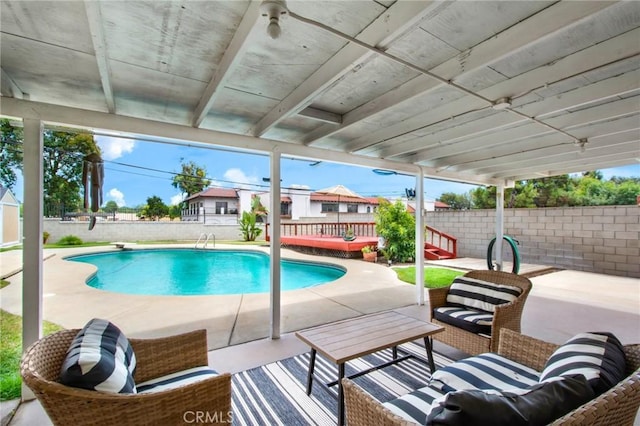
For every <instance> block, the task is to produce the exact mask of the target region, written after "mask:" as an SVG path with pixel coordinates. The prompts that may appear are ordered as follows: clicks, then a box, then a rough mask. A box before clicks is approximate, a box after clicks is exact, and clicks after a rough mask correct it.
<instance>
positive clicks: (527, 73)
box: [0, 0, 640, 184]
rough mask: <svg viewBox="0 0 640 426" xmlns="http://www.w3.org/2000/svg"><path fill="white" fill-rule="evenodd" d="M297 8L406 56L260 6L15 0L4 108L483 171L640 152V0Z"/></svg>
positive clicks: (478, 178)
mask: <svg viewBox="0 0 640 426" xmlns="http://www.w3.org/2000/svg"><path fill="white" fill-rule="evenodd" d="M287 5H288V9H289V10H290V12H291V13H292V14H294V15H299V16H302V17H304V18H308V19H311V20H313V21H316V22H319V23H321V24H323V25H325V26H328V27H330V28H333V29H335V30H337V31H338V32H340V33H344V34H346V35H348V36H351V37H354V38H357V39H358V40H360V41H362V42H364V43H366V44H368V45H371V46H375V47H376V48H378V49H379V50H380V51H383V52H386V54H387V55H391V56H393V57H395V58H398V59H400V60H401V61H404V62H405V63H401V62H399V61H397V60H394V59H392V58H389V57H385V56H383V55H382V54H380V53H377V52H374V51H372V50H369V49H366V48H364V47H362V46H359V45H357V44H356V43H354V42H349V41H348V40H347V39H345V38H341V37H339V36H338V35H336V34H333V33H331V32H329V31H326V30H325V29H322V28H320V27H318V26H316V25H312V24H310V23H308V22H302V21H301V20H299V19H297V18H296V17H295V16H293V15H289V16H287V15H285V16H284V17H283V18H282V19H281V20H280V26H281V30H282V34H281V35H280V37H279V38H278V39H275V40H273V39H271V38H270V37H268V36H267V34H266V27H267V23H268V22H267V18H265V17H263V16H261V12H260V2H250V1H240V0H234V1H201V0H200V1H187V0H182V1H156V0H151V1H106V0H101V1H96V0H86V1H80V0H77V1H5V0H2V2H1V9H0V12H1V19H2V20H1V27H0V29H1V38H0V43H1V44H0V53H1V57H0V67H1V71H2V96H3V97H2V98H1V99H0V113H1V114H4V115H7V116H17V117H26V116H37V117H39V118H42V119H44V120H47V121H50V122H57V123H61V124H67V125H74V126H82V125H86V126H87V127H88V128H96V127H102V128H104V129H113V130H121V131H123V132H125V131H127V134H129V135H132V136H134V137H135V136H141V135H144V136H145V137H150V138H153V137H155V138H157V139H158V140H160V139H180V140H196V141H201V142H206V143H212V144H218V145H221V146H235V147H243V148H246V149H254V150H259V151H270V150H273V149H274V147H277V149H279V150H280V151H281V152H283V153H284V154H287V153H289V154H291V155H298V156H307V157H310V158H320V159H327V160H331V159H336V160H338V161H345V162H349V161H351V160H353V163H354V164H363V165H370V166H372V167H386V168H390V169H396V170H404V171H412V170H417V167H416V165H417V166H421V167H422V169H423V171H424V173H425V174H426V175H427V176H431V177H440V178H444V179H453V180H460V181H467V182H475V183H488V184H492V183H497V182H504V181H505V180H516V179H526V178H535V177H542V176H549V175H555V174H562V173H569V172H578V171H585V170H594V169H599V168H606V167H615V166H621V165H629V164H638V161H639V159H640V2H636V1H626V2H608V1H607V2H596V1H584V2H582V1H560V2H554V1H546V2H545V1H495V2H494V1H447V2H432V1H404V0H403V1H383V0H377V1H372V0H368V1H365V0H362V1H351V0H340V1H308V0H300V1H292V0H290V1H288V2H287ZM504 97H506V98H510V99H511V100H512V105H511V107H510V108H508V109H507V110H496V109H494V108H492V102H495V101H497V100H498V99H500V98H504ZM54 106H55V107H54ZM96 113H97V114H96ZM123 117H127V119H124V118H123ZM96 123H98V124H96ZM127 123H128V124H127ZM135 129H138V130H139V131H138V132H137V133H136V132H135V131H133V130H135ZM237 135H241V136H242V137H241V138H238V136H237ZM585 140H586V144H584V142H585ZM578 141H582V145H584V147H583V148H582V147H581V146H580V145H581V143H578Z"/></svg>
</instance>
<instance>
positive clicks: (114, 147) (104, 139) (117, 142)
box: [96, 136, 136, 160]
mask: <svg viewBox="0 0 640 426" xmlns="http://www.w3.org/2000/svg"><path fill="white" fill-rule="evenodd" d="M96 142H98V146H99V147H100V150H101V151H102V157H103V158H104V159H105V160H115V159H116V158H120V157H122V156H123V155H124V154H129V153H131V151H133V147H134V146H135V145H136V142H135V141H134V140H131V139H121V138H115V137H112V136H96Z"/></svg>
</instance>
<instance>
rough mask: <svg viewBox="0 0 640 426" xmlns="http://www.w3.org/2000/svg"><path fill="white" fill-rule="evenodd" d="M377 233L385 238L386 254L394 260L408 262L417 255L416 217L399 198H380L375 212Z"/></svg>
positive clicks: (384, 250) (383, 249)
mask: <svg viewBox="0 0 640 426" xmlns="http://www.w3.org/2000/svg"><path fill="white" fill-rule="evenodd" d="M374 216H375V221H376V233H377V234H378V235H379V236H381V237H382V238H384V241H385V242H384V245H385V246H384V248H382V249H381V251H382V253H383V254H384V256H385V257H386V258H387V259H389V260H393V261H399V262H406V261H408V260H410V259H413V257H414V256H415V234H416V224H415V218H414V217H413V215H412V214H411V213H409V212H408V211H407V208H406V207H405V205H404V204H403V203H402V201H400V200H398V201H396V202H395V203H393V204H392V203H390V202H389V201H387V200H385V199H383V198H380V199H379V205H378V210H377V211H376V212H375V214H374Z"/></svg>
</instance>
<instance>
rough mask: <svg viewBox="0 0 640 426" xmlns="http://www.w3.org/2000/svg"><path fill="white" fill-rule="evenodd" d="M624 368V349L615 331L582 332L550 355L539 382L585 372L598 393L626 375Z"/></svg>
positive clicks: (604, 390)
mask: <svg viewBox="0 0 640 426" xmlns="http://www.w3.org/2000/svg"><path fill="white" fill-rule="evenodd" d="M625 369H626V358H625V355H624V348H623V347H622V344H621V343H620V341H619V340H618V339H617V338H616V337H615V336H614V335H613V334H611V333H580V334H578V335H576V336H574V337H572V338H571V339H569V340H568V341H567V342H566V343H564V344H563V345H561V346H560V347H559V348H558V349H556V351H555V352H554V353H553V354H552V355H551V357H549V360H547V363H546V365H545V367H544V370H542V373H541V374H540V381H541V382H545V381H548V380H550V379H552V378H554V377H558V376H569V375H573V374H582V375H583V376H585V377H586V378H587V380H588V381H589V384H590V385H591V387H592V388H593V390H594V391H595V393H596V395H600V394H601V393H603V392H606V391H607V390H609V389H611V388H612V387H613V386H615V385H616V384H617V383H618V382H619V381H620V380H622V379H624V378H625Z"/></svg>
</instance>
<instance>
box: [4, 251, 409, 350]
mask: <svg viewBox="0 0 640 426" xmlns="http://www.w3.org/2000/svg"><path fill="white" fill-rule="evenodd" d="M149 248H156V249H158V248H193V245H192V244H162V245H157V244H153V245H145V244H137V245H136V246H135V248H131V250H144V249H149ZM216 249H232V250H253V251H256V250H257V251H263V252H264V253H267V254H268V253H269V248H268V247H265V246H257V245H223V244H218V245H217V246H216V248H215V249H213V248H206V249H203V250H216ZM118 250H120V249H117V248H115V247H110V246H97V247H87V248H78V249H47V250H45V252H46V253H45V255H46V256H47V260H46V261H45V262H44V268H43V269H44V270H43V318H44V319H46V320H48V321H51V322H54V323H57V324H59V325H61V326H63V327H65V328H80V327H82V326H83V325H84V324H85V323H86V322H87V321H89V320H90V319H91V318H95V317H98V318H105V319H109V320H111V321H113V322H114V323H115V324H117V325H118V326H119V327H120V328H121V329H122V330H123V332H124V333H125V334H127V335H128V336H131V337H140V338H150V337H159V336H166V335H170V334H176V333H181V332H185V331H190V330H194V329H200V328H204V329H206V330H207V337H208V342H209V349H216V348H222V347H226V346H229V345H235V344H239V343H244V342H249V341H253V340H257V339H261V338H264V337H267V336H269V330H270V325H269V324H270V306H269V300H270V294H269V293H256V294H243V295H211V296H192V295H189V296H142V295H130V294H122V293H112V292H107V291H103V290H98V289H95V288H92V287H89V286H87V285H86V284H85V281H86V279H87V278H88V277H89V276H90V275H92V274H93V273H95V266H93V265H90V264H86V263H84V264H83V263H80V262H72V261H68V260H65V259H64V258H65V257H69V256H72V255H77V254H92V253H96V252H108V251H118ZM282 258H283V259H291V260H297V261H311V262H317V263H325V264H333V265H337V266H339V267H343V268H345V269H346V271H347V272H346V274H345V275H344V276H342V277H341V278H339V279H337V280H335V281H332V282H330V283H327V284H323V285H318V286H314V287H309V288H304V289H298V290H288V291H284V292H282V295H281V332H282V333H287V332H291V331H296V330H300V329H304V328H308V327H312V326H315V325H319V324H324V323H327V322H331V321H336V320H340V319H346V318H352V317H356V316H359V315H362V314H367V313H373V312H378V311H381V310H385V309H394V308H398V307H403V306H408V305H411V304H414V303H415V288H414V286H413V285H409V284H407V283H404V282H402V281H400V280H398V278H397V277H396V274H395V272H393V270H392V269H391V268H388V267H387V266H386V265H383V264H374V263H371V262H364V261H362V260H361V259H340V258H327V257H324V256H313V255H307V254H302V253H298V252H295V251H293V250H288V249H282ZM374 277H375V279H374ZM8 281H10V282H11V284H10V285H8V286H7V287H5V288H4V289H2V290H1V291H2V293H1V294H2V302H1V303H2V309H5V310H6V311H8V312H11V313H14V314H21V310H22V288H21V287H22V286H21V283H22V273H21V272H19V273H17V274H15V275H13V276H11V277H9V278H8Z"/></svg>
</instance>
